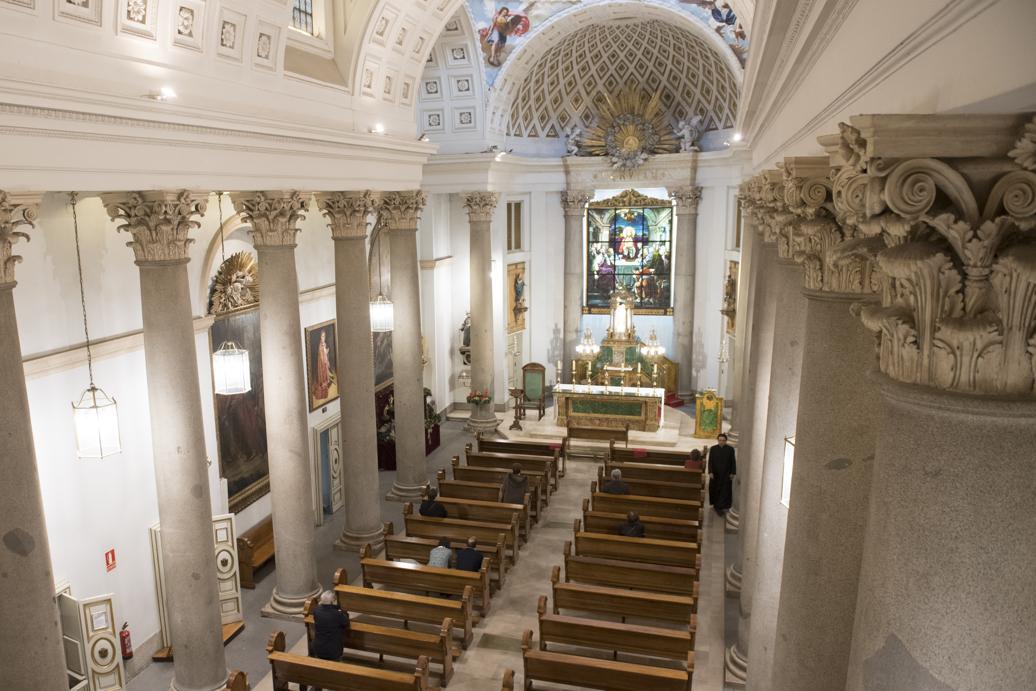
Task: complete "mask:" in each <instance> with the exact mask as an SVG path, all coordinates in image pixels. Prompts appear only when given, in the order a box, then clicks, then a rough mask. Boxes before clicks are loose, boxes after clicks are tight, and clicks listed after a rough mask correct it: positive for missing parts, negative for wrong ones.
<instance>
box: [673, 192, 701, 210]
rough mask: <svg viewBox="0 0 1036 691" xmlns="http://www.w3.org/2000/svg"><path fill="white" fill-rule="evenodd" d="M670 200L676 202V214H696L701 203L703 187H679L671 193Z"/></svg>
mask: <svg viewBox="0 0 1036 691" xmlns="http://www.w3.org/2000/svg"><path fill="white" fill-rule="evenodd" d="M669 198H670V199H672V200H673V201H674V202H676V213H678V214H696V213H698V204H699V202H701V187H696V186H691V187H677V188H676V189H673V190H670V191H669Z"/></svg>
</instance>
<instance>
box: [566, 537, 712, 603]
mask: <svg viewBox="0 0 1036 691" xmlns="http://www.w3.org/2000/svg"><path fill="white" fill-rule="evenodd" d="M564 554H565V582H566V583H573V582H574V583H586V584H588V585H603V586H608V587H611V588H630V589H632V590H648V591H651V592H655V593H669V594H671V595H689V596H691V597H694V598H697V597H698V571H697V569H690V568H681V567H676V566H663V565H661V564H641V563H638V562H635V561H623V560H620V559H605V558H603V557H588V556H585V555H580V554H573V553H572V543H571V542H566V543H565V547H564Z"/></svg>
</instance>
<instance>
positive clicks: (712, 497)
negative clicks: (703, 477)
mask: <svg viewBox="0 0 1036 691" xmlns="http://www.w3.org/2000/svg"><path fill="white" fill-rule="evenodd" d="M716 441H717V443H716V445H715V446H713V447H712V448H710V449H709V503H710V504H712V508H713V509H715V510H716V513H718V514H719V515H720V516H722V515H724V514H725V513H726V512H727V509H729V508H730V505H731V504H732V503H733V501H734V489H733V483H734V475H736V474H737V461H736V460H735V459H734V447H733V446H727V435H725V434H720V435H719V436H718V437H716Z"/></svg>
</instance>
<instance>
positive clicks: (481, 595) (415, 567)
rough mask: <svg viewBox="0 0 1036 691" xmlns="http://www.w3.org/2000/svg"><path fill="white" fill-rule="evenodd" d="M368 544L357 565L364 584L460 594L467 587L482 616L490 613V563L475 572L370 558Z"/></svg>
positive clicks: (366, 585) (370, 586)
mask: <svg viewBox="0 0 1036 691" xmlns="http://www.w3.org/2000/svg"><path fill="white" fill-rule="evenodd" d="M369 554H370V545H364V546H363V552H362V558H361V559H360V568H361V569H362V570H363V587H364V588H373V587H374V584H376V583H377V584H379V585H382V586H387V587H388V588H389V589H395V588H403V589H406V590H424V591H426V592H428V593H446V594H448V595H463V594H464V592H465V590H466V589H467V588H471V589H472V590H473V592H474V594H475V600H476V602H478V603H480V604H479V611H480V612H481V613H482V615H483V616H485V615H486V613H488V612H489V597H490V594H489V593H490V590H489V563H488V562H486V561H485V560H483V561H482V568H481V569H480V570H479V571H478V573H476V572H474V571H461V570H459V569H442V568H439V567H436V566H425V565H423V564H408V563H406V562H402V561H389V560H387V559H372V558H371V557H369V556H367V555H369Z"/></svg>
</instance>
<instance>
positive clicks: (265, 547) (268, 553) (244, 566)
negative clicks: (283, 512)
mask: <svg viewBox="0 0 1036 691" xmlns="http://www.w3.org/2000/svg"><path fill="white" fill-rule="evenodd" d="M271 559H273V516H267V517H266V518H264V519H263V520H262V521H260V522H259V523H258V524H256V525H254V526H252V527H251V528H249V529H248V530H246V531H245V532H243V533H241V534H240V535H238V536H237V563H238V570H239V572H240V574H241V587H242V588H250V589H251V588H255V570H256V569H258V568H259V567H260V566H262V565H263V564H265V563H266V562H268V561H270V560H271Z"/></svg>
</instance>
